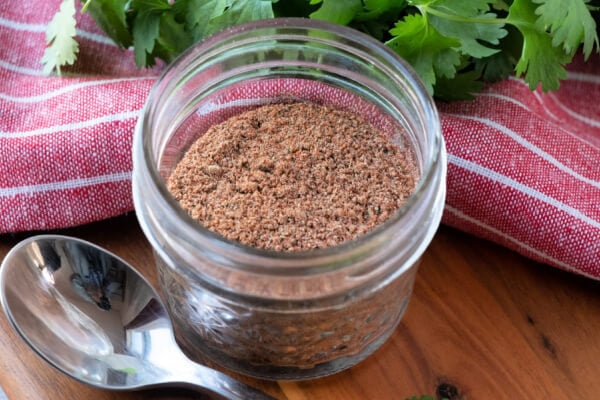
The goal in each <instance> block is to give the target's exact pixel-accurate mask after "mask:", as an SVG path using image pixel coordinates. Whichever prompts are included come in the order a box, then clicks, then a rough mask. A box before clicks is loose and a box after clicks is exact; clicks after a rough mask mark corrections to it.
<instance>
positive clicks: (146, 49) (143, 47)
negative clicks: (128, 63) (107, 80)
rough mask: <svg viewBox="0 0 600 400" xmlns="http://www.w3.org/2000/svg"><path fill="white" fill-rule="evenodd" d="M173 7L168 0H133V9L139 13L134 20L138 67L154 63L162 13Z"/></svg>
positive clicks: (135, 56)
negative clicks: (154, 52)
mask: <svg viewBox="0 0 600 400" xmlns="http://www.w3.org/2000/svg"><path fill="white" fill-rule="evenodd" d="M170 8H171V6H170V4H169V3H168V1H167V0H132V1H131V10H132V11H136V12H137V14H136V16H135V19H134V21H133V42H134V45H135V46H134V49H133V55H134V59H135V64H136V65H137V66H138V68H142V67H150V66H152V65H154V63H155V61H154V59H155V54H153V51H154V46H155V43H156V41H157V40H158V36H159V33H160V20H161V14H162V13H163V12H165V11H167V10H169V9H170Z"/></svg>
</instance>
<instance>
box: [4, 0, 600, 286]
mask: <svg viewBox="0 0 600 400" xmlns="http://www.w3.org/2000/svg"><path fill="white" fill-rule="evenodd" d="M58 4H59V0H52V1H43V2H40V1H33V0H26V1H23V2H21V3H20V4H19V6H18V7H15V6H14V3H12V2H3V3H2V4H0V41H1V43H3V45H2V46H1V47H0V233H2V232H15V231H23V230H39V229H50V228H58V227H68V226H73V225H79V224H84V223H87V222H91V221H96V220H100V219H104V218H108V217H112V216H116V215H119V214H122V213H125V212H127V211H130V210H132V209H133V204H132V200H131V167H132V165H131V139H132V134H133V127H134V125H135V122H136V119H137V116H138V115H139V111H140V110H141V108H142V107H143V104H144V101H145V99H146V96H147V95H148V92H149V90H150V88H151V86H152V84H153V83H154V79H155V78H154V77H155V76H156V75H157V72H158V68H156V69H154V70H149V71H138V70H137V69H136V68H135V65H134V63H133V54H132V52H131V51H125V52H123V51H121V50H119V49H118V48H117V47H116V46H115V45H114V44H112V42H111V41H110V40H109V39H107V38H106V36H105V35H104V34H103V33H102V32H101V31H100V30H99V29H98V28H97V27H96V25H95V24H94V22H93V21H92V20H91V19H90V18H89V17H87V16H85V15H84V16H83V17H81V18H80V22H79V24H78V28H79V31H78V41H79V45H80V53H79V56H78V61H77V64H76V66H75V67H74V68H72V69H70V70H69V71H70V72H72V73H73V74H72V75H70V76H67V77H63V78H55V77H50V78H48V77H44V76H43V75H42V73H41V70H42V66H41V64H40V59H41V57H42V54H43V52H44V46H45V45H44V41H45V29H46V25H47V23H48V22H49V21H50V20H51V18H52V16H53V15H54V13H55V12H56V10H57V9H58ZM593 57H594V59H593V60H588V62H583V61H582V60H579V59H578V60H576V61H575V62H574V63H573V64H572V65H571V66H570V67H569V68H570V72H569V76H568V79H567V80H566V81H564V82H563V83H562V85H561V89H560V90H559V91H558V92H556V93H553V94H548V95H546V94H543V93H541V92H533V93H532V92H530V91H529V89H528V88H527V86H526V85H525V84H524V83H523V81H521V80H519V79H509V80H506V81H504V82H500V83H498V84H494V85H490V86H488V87H487V88H486V89H485V90H484V92H483V93H481V94H479V95H478V96H477V98H476V101H473V102H461V103H453V104H449V105H448V104H439V108H440V112H441V118H442V126H443V131H444V137H445V139H446V142H447V147H448V153H449V169H448V199H447V204H446V212H445V214H444V223H446V224H448V225H451V226H454V227H457V228H459V229H461V230H464V231H466V232H470V233H473V234H475V235H477V236H480V237H484V238H487V239H490V240H492V241H494V242H497V243H500V244H502V245H504V246H507V247H509V248H511V249H514V250H516V251H518V252H519V253H521V254H523V255H525V256H527V257H530V258H533V259H535V260H538V261H540V262H543V263H547V264H550V265H553V266H555V267H559V268H562V269H565V270H569V271H573V272H575V273H578V274H581V275H584V276H587V277H590V278H595V279H600V57H599V56H598V55H594V56H593Z"/></svg>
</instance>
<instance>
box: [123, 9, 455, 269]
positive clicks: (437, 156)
mask: <svg viewBox="0 0 600 400" xmlns="http://www.w3.org/2000/svg"><path fill="white" fill-rule="evenodd" d="M264 28H285V29H311V30H320V31H323V32H326V33H333V34H335V35H338V36H342V37H343V38H344V39H346V40H350V41H353V42H356V43H357V44H361V45H363V46H365V47H367V46H368V47H369V48H371V49H372V50H375V51H376V52H377V53H378V54H377V55H378V56H381V57H383V58H384V59H385V61H386V62H388V63H389V64H390V65H392V66H393V67H394V69H395V70H396V71H397V73H398V74H399V75H401V76H402V78H403V79H404V80H407V81H408V82H409V86H410V87H412V88H413V89H414V95H415V96H416V99H417V100H418V102H419V103H420V105H421V109H422V110H423V111H424V112H425V115H424V116H423V117H424V118H423V119H424V120H425V121H424V124H425V129H426V131H427V132H429V135H430V136H431V146H432V149H431V151H430V153H429V156H428V157H427V159H426V160H424V161H425V162H424V163H423V168H422V171H421V174H420V175H419V179H418V182H417V185H416V186H415V188H414V190H413V192H412V193H411V194H410V196H409V197H408V198H407V200H406V201H405V202H404V203H403V204H402V205H401V207H400V208H399V209H398V210H397V211H396V212H394V213H393V214H392V215H391V216H390V217H389V218H388V219H386V220H385V221H384V222H383V223H381V224H379V225H377V226H376V227H375V228H373V229H372V230H370V231H368V232H366V233H364V234H361V235H359V236H357V237H356V238H354V239H352V240H348V241H345V242H343V243H340V244H338V245H335V246H329V247H325V248H318V249H310V250H298V251H293V252H292V251H277V250H272V249H262V248H257V247H253V246H249V245H245V244H243V243H240V242H238V241H235V240H231V239H228V238H226V237H225V236H223V235H220V234H218V233H216V232H213V231H211V230H210V229H208V228H206V227H204V226H203V225H201V224H200V223H198V222H197V221H196V220H194V219H193V218H192V217H191V216H190V215H189V214H188V213H187V212H186V211H185V210H184V209H183V208H182V207H181V206H180V205H179V203H178V202H177V200H176V199H175V198H174V197H173V196H172V195H171V194H170V192H169V190H168V188H167V185H166V182H165V180H164V179H163V177H162V176H161V174H160V172H159V169H158V166H157V164H156V161H155V160H154V157H153V156H152V143H151V140H150V135H143V134H142V132H144V131H146V130H144V129H142V128H140V127H141V126H143V125H144V123H145V122H146V120H147V119H148V118H150V119H151V116H150V113H151V111H152V110H151V108H152V107H151V104H152V103H154V102H155V98H156V97H157V92H158V90H157V88H158V86H159V85H160V84H161V83H162V82H163V81H164V80H165V79H167V78H168V76H169V74H170V73H173V71H174V70H176V69H177V68H180V67H182V66H185V65H186V63H187V62H188V61H189V60H190V59H193V58H194V57H195V56H196V55H197V54H201V53H202V52H203V51H206V50H210V49H211V48H212V47H214V46H215V45H218V44H219V43H221V42H222V41H224V40H226V39H230V38H232V37H235V36H236V35H240V34H243V33H246V32H248V31H253V30H256V29H264ZM282 35H285V33H282ZM307 38H310V37H309V36H307ZM270 39H272V37H270ZM329 43H334V42H333V41H331V40H330V41H329ZM364 56H366V57H367V58H372V57H369V55H366V54H365V55H362V56H361V57H364ZM370 61H372V62H373V63H375V64H376V65H377V64H382V63H381V61H378V60H375V59H371V60H370ZM386 69H387V68H386ZM388 77H389V78H390V79H392V80H395V81H396V80H397V78H396V77H395V76H388ZM136 136H138V137H137V139H136V140H138V141H141V149H142V150H141V152H142V153H141V157H134V160H135V159H137V158H141V159H142V160H143V163H144V167H145V168H146V169H147V171H148V173H149V175H150V178H151V182H152V184H153V185H154V186H155V187H154V189H156V190H157V192H158V193H159V195H160V200H161V202H162V203H163V204H162V206H163V207H165V208H166V209H168V210H169V211H170V212H174V213H175V215H177V216H178V218H179V219H180V221H179V222H180V223H181V224H182V226H180V228H181V229H183V230H184V231H185V234H186V235H187V236H188V237H189V238H190V239H191V240H192V241H193V242H204V241H206V239H208V240H209V241H210V244H211V246H213V247H214V248H218V249H219V250H220V251H221V252H225V253H229V252H239V251H243V252H244V254H245V255H246V256H251V257H256V258H259V259H272V258H277V259H279V260H289V261H298V260H306V259H317V258H328V257H329V256H335V255H337V254H339V253H340V252H345V251H347V250H355V249H363V248H364V247H365V246H367V245H368V244H369V243H371V242H373V240H374V239H376V238H377V237H379V236H380V235H381V234H382V233H383V232H387V231H388V230H389V229H391V228H392V227H393V226H395V225H397V224H398V223H399V221H401V220H403V219H404V218H405V216H406V215H407V214H409V213H410V212H411V211H412V210H413V209H414V208H415V207H416V206H417V204H418V203H419V200H420V199H421V198H422V197H423V196H424V195H425V191H426V189H427V187H428V183H429V182H431V181H432V180H434V179H435V177H436V171H437V170H438V169H439V168H440V164H442V168H445V147H444V142H443V137H442V134H441V124H440V121H439V116H438V112H437V108H436V106H435V103H434V101H433V98H432V97H431V96H430V95H429V93H428V92H427V89H426V88H425V85H424V84H423V83H422V81H421V79H420V77H419V76H418V75H417V73H416V72H415V71H414V69H413V68H412V67H411V66H410V65H409V64H408V63H407V62H406V61H405V60H403V59H402V58H401V57H400V56H398V55H397V54H396V53H395V52H393V51H392V50H391V49H389V48H388V47H387V46H385V45H383V44H382V43H381V42H379V41H377V40H375V39H374V38H372V37H370V36H368V35H366V34H364V33H362V32H360V31H358V30H355V29H352V28H349V27H346V26H342V25H338V24H333V23H330V22H326V21H319V20H313V19H308V18H272V19H264V20H258V21H252V22H248V23H244V24H241V25H237V26H234V27H231V28H227V29H225V30H222V31H220V32H218V33H216V34H214V35H211V36H210V37H208V38H206V39H205V40H203V41H202V42H199V43H198V44H196V45H193V46H192V47H190V48H189V49H187V50H186V51H185V52H183V53H182V54H181V55H179V56H178V57H177V59H176V60H175V61H173V62H172V63H171V64H170V65H169V66H167V68H165V70H164V71H163V72H162V73H161V75H160V76H159V78H158V79H157V81H156V83H155V84H154V87H153V88H152V90H151V92H150V94H149V96H148V99H147V101H146V104H145V106H144V108H143V112H142V114H141V115H140V118H139V121H138V128H137V129H136ZM136 148H137V146H135V145H134V152H135V151H137V150H136Z"/></svg>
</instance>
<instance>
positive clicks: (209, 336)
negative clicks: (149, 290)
mask: <svg viewBox="0 0 600 400" xmlns="http://www.w3.org/2000/svg"><path fill="white" fill-rule="evenodd" d="M283 101H286V102H289V101H303V102H314V103H319V104H326V105H329V106H333V107H336V108H341V109H345V110H350V111H352V112H354V113H356V114H359V115H361V116H363V117H364V118H366V119H367V120H368V121H369V122H371V123H372V124H373V125H375V126H376V127H378V128H379V129H380V130H382V131H383V132H384V133H386V134H387V135H389V137H390V138H391V139H392V141H393V142H394V143H396V144H397V145H398V146H400V147H402V148H403V149H405V150H409V151H410V154H412V156H413V157H414V162H415V164H416V165H417V168H418V170H419V182H418V184H417V186H416V188H415V190H414V193H413V194H412V196H411V197H410V198H409V199H408V200H407V201H406V203H405V204H404V205H403V206H402V207H401V208H400V209H399V210H398V211H397V212H396V213H395V214H394V215H393V216H391V217H390V218H389V219H388V220H387V221H386V222H385V223H383V224H381V225H380V226H378V227H377V228H375V229H374V230H372V231H371V232H369V233H367V234H364V235H362V236H360V237H359V238H357V239H355V240H352V241H350V242H347V243H343V244H341V245H338V246H334V247H329V248H325V249H318V250H311V251H299V252H276V251H269V250H260V249H256V248H251V247H248V246H245V245H242V244H239V243H236V242H233V241H230V240H228V239H226V238H224V237H222V236H220V235H218V234H216V233H213V232H211V231H209V230H207V229H206V228H204V227H202V226H200V225H199V224H198V223H197V222H196V221H194V220H193V219H192V218H191V217H190V216H189V215H188V214H187V213H186V212H185V211H184V210H183V209H182V208H181V207H180V206H179V205H178V203H177V201H176V200H175V199H174V198H173V197H172V196H171V195H170V193H169V192H168V190H167V187H166V184H165V180H166V178H167V177H168V176H169V175H170V173H171V172H172V171H173V169H174V167H175V166H176V164H177V162H178V161H179V160H180V159H181V158H182V157H183V155H184V153H185V152H186V150H187V149H188V148H189V147H190V145H191V144H192V143H193V142H194V141H195V140H196V139H197V138H198V137H199V136H201V135H202V134H203V133H204V132H205V131H206V130H207V129H208V127H210V126H211V125H213V124H215V123H218V122H221V121H223V120H225V119H226V118H228V117H230V116H232V115H235V114H237V113H241V112H243V111H246V110H248V109H251V108H254V107H257V106H260V105H264V104H268V103H277V102H283ZM133 157H134V170H133V196H134V202H135V209H136V212H137V216H138V219H139V221H140V224H141V226H142V229H143V231H144V233H145V235H146V236H147V238H148V240H149V241H150V243H151V244H152V247H153V249H154V251H155V258H156V263H157V268H158V272H159V279H160V285H161V289H162V294H163V297H164V298H165V299H166V302H167V307H168V310H169V313H170V316H171V318H172V321H173V324H174V327H175V331H176V336H177V338H178V340H179V341H180V343H181V344H183V346H184V347H185V348H186V349H187V351H188V353H190V355H191V356H192V358H196V359H203V358H204V357H208V358H210V359H212V360H213V361H215V362H217V363H218V364H220V365H222V366H224V367H227V368H230V369H232V370H235V371H238V372H240V373H243V374H246V375H250V376H255V377H259V378H265V379H308V378H314V377H319V376H324V375H328V374H332V373H335V372H337V371H340V370H343V369H346V368H348V367H350V366H352V365H354V364H356V363H357V362H359V361H361V360H363V359H364V358H365V357H367V356H368V355H369V354H371V353H372V352H373V351H375V350H376V349H377V348H378V347H379V346H380V345H381V344H382V343H383V342H384V341H385V340H386V339H387V338H388V337H389V336H390V335H391V334H392V332H393V330H394V329H395V327H396V326H397V324H398V322H399V321H400V318H401V317H402V315H403V313H404V311H405V309H406V307H407V304H408V301H409V298H410V296H411V292H412V288H413V285H414V279H415V274H416V272H417V266H418V263H419V260H420V258H421V255H422V254H423V252H424V251H425V248H426V247H427V246H428V244H429V243H430V241H431V239H432V237H433V235H434V233H435V231H436V229H437V227H438V225H439V222H440V218H441V214H442V210H443V205H444V196H445V175H446V155H445V148H444V144H443V140H442V136H441V131H440V123H439V118H438V115H437V111H436V109H435V105H434V103H433V101H432V99H431V97H430V96H429V95H428V94H427V92H426V90H425V88H424V86H423V85H422V84H421V82H420V80H419V78H418V77H417V75H416V74H415V72H414V71H413V70H412V69H411V68H410V67H409V66H408V65H407V64H406V62H404V61H403V60H401V59H400V58H399V57H398V56H397V55H396V54H394V53H393V52H391V51H390V50H389V49H387V48H386V47H385V46H383V45H382V44H380V43H379V42H377V41H375V40H374V39H372V38H370V37H368V36H366V35H364V34H362V33H360V32H358V31H355V30H352V29H349V28H345V27H342V26H338V25H333V24H329V23H325V22H320V21H313V20H305V19H274V20H264V21H257V22H253V23H249V24H245V25H241V26H237V27H234V28H231V29H228V30H225V31H223V32H221V33H219V34H217V35H215V36H212V37H210V38H209V39H207V40H205V41H204V42H202V43H200V44H198V45H196V46H194V47H192V48H191V49H190V50H188V51H187V52H186V53H185V54H183V55H182V56H181V57H179V58H178V59H177V60H176V61H175V62H174V63H173V64H172V65H170V66H169V67H168V68H167V69H166V70H165V72H164V73H163V74H162V76H161V77H160V78H159V80H158V81H157V82H156V85H155V87H154V88H153V90H152V92H151V94H150V96H149V98H148V100H147V103H146V107H145V109H144V111H143V114H142V116H141V117H140V119H139V121H138V125H137V128H136V134H135V138H134V151H133Z"/></svg>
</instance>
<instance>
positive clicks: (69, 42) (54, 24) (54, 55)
mask: <svg viewBox="0 0 600 400" xmlns="http://www.w3.org/2000/svg"><path fill="white" fill-rule="evenodd" d="M75 33H76V31H75V2H74V0H63V1H62V2H61V3H60V7H59V10H58V12H57V13H56V14H55V15H54V17H53V18H52V21H50V23H49V24H48V28H47V30H46V44H47V47H46V50H45V51H44V55H43V56H42V64H44V69H43V72H44V74H46V75H48V74H50V73H51V72H52V71H54V69H56V72H57V73H58V75H60V73H61V71H60V67H62V66H65V65H72V64H73V63H74V62H75V58H76V54H77V52H78V51H79V46H78V45H77V42H76V41H75V39H73V38H74V37H75Z"/></svg>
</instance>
